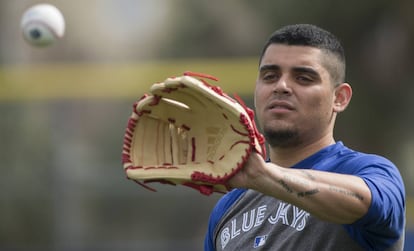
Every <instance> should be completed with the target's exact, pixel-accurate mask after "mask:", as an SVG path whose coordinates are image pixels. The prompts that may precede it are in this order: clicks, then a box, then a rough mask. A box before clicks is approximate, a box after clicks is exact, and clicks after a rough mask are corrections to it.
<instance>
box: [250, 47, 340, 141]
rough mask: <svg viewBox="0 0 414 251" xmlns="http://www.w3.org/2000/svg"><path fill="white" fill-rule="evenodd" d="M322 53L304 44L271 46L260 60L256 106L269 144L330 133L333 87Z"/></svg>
mask: <svg viewBox="0 0 414 251" xmlns="http://www.w3.org/2000/svg"><path fill="white" fill-rule="evenodd" d="M323 56H324V54H323V52H322V51H321V50H320V49H317V48H313V47H307V46H288V45H281V44H272V45H270V46H269V47H268V48H267V50H266V52H265V54H264V55H263V58H262V61H261V62H260V69H259V75H258V78H257V81H256V90H255V106H256V115H257V119H258V122H259V124H260V125H261V127H262V129H263V132H264V134H265V136H266V140H267V142H268V143H269V144H270V145H271V146H274V147H276V146H296V145H300V144H307V143H311V142H312V141H314V140H317V139H318V138H320V137H323V136H325V135H326V134H328V133H332V130H333V123H334V112H333V103H334V98H335V95H334V94H335V90H334V87H333V85H332V84H331V78H330V75H329V73H328V71H327V70H326V68H325V67H323V61H322V60H323Z"/></svg>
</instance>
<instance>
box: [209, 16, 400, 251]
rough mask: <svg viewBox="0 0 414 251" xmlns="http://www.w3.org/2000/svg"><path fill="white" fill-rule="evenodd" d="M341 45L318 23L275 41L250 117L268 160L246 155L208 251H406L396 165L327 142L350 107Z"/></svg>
mask: <svg viewBox="0 0 414 251" xmlns="http://www.w3.org/2000/svg"><path fill="white" fill-rule="evenodd" d="M351 97H352V88H351V86H350V85H349V84H348V83H346V82H345V56H344V50H343V48H342V45H341V44H340V42H339V41H338V39H337V38H336V37H335V36H334V35H332V34H331V33H330V32H328V31H326V30H324V29H321V28H319V27H317V26H314V25H309V24H299V25H289V26H285V27H283V28H281V29H279V30H277V31H276V32H275V33H273V34H272V36H271V37H270V39H269V40H268V41H267V43H266V44H265V46H264V48H263V51H262V55H261V56H260V61H259V72H258V77H257V81H256V88H255V96H254V100H255V111H256V115H257V120H258V123H259V126H260V128H261V129H262V131H263V134H264V136H265V139H266V143H267V144H268V146H269V153H268V157H269V158H268V160H267V161H265V160H264V159H263V158H262V156H260V155H259V154H255V153H253V154H252V155H250V157H249V159H248V161H247V163H246V164H245V165H244V167H243V168H242V169H241V170H240V172H238V173H236V174H235V175H234V177H232V178H231V179H230V180H229V181H228V185H229V186H230V187H232V188H234V189H233V190H232V191H231V192H229V193H227V194H226V195H224V196H223V197H222V198H221V199H220V200H219V202H218V203H217V205H216V206H215V208H214V210H213V211H212V214H211V217H210V220H209V226H208V231H207V234H206V238H205V244H204V247H205V250H206V251H209V250H238V251H240V250H318V251H320V250H335V251H337V250H403V246H404V245H403V242H404V226H405V191H404V184H403V180H402V178H401V176H400V173H399V171H398V169H397V168H396V166H395V165H394V164H393V163H392V162H391V161H389V160H387V159H386V158H384V157H382V156H378V155H374V154H366V153H362V152H358V151H355V150H352V149H350V148H348V147H346V146H345V145H344V144H343V143H342V142H341V141H337V140H335V139H334V137H333V131H334V125H335V120H336V117H337V115H338V114H339V113H340V112H343V111H344V110H345V109H346V107H347V106H348V104H349V102H350V100H351Z"/></svg>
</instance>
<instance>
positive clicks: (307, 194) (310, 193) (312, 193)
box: [297, 188, 319, 198]
mask: <svg viewBox="0 0 414 251" xmlns="http://www.w3.org/2000/svg"><path fill="white" fill-rule="evenodd" d="M317 193H319V189H317V188H315V189H312V190H308V191H305V192H299V193H297V195H298V197H300V198H303V197H306V196H310V195H314V194H317Z"/></svg>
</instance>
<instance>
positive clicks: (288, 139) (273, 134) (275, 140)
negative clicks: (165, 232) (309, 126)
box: [263, 128, 300, 148]
mask: <svg viewBox="0 0 414 251" xmlns="http://www.w3.org/2000/svg"><path fill="white" fill-rule="evenodd" d="M263 135H264V137H265V139H266V142H267V143H268V144H269V145H270V147H279V148H280V147H285V148H286V147H293V146H297V145H299V144H300V138H299V133H298V131H297V130H294V129H283V130H274V129H270V128H264V130H263Z"/></svg>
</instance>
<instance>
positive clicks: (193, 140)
mask: <svg viewBox="0 0 414 251" xmlns="http://www.w3.org/2000/svg"><path fill="white" fill-rule="evenodd" d="M206 80H214V81H217V79H216V78H215V77H213V76H209V75H205V74H200V73H192V72H186V73H184V75H183V76H180V77H171V78H167V79H166V80H165V81H164V82H163V83H155V84H153V85H152V86H151V88H150V94H146V95H144V96H143V97H142V98H141V99H140V100H138V101H137V102H135V103H134V105H133V112H132V115H131V117H130V118H129V120H128V125H127V128H126V131H125V135H124V144H123V151H122V162H123V167H124V170H125V172H126V175H127V178H128V179H132V180H134V181H136V182H137V183H138V184H140V185H142V186H144V187H146V188H148V189H150V190H154V189H153V188H151V187H149V186H148V183H150V182H160V183H163V184H172V185H177V184H179V185H185V186H189V187H191V188H195V189H197V190H199V191H200V192H201V193H202V194H205V195H210V194H211V193H213V192H221V193H226V192H227V191H228V190H229V188H228V187H227V186H226V182H227V181H228V180H229V179H230V178H231V177H232V176H233V175H234V174H236V173H237V172H238V171H239V170H240V169H241V168H243V165H244V163H245V161H247V159H248V157H249V155H250V154H251V152H252V151H256V152H258V153H260V154H261V155H262V156H263V157H265V154H266V153H265V146H264V137H263V136H262V135H261V134H260V133H259V132H258V130H257V128H256V124H255V121H254V113H253V111H252V110H251V109H249V108H248V107H247V106H246V105H244V103H243V102H242V100H241V99H240V98H238V97H237V100H238V101H236V100H235V99H233V98H231V97H230V96H228V95H227V94H226V93H224V92H223V91H222V90H221V89H220V87H218V86H214V85H211V84H209V83H208V82H207V81H206Z"/></svg>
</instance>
